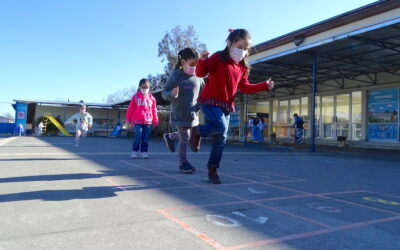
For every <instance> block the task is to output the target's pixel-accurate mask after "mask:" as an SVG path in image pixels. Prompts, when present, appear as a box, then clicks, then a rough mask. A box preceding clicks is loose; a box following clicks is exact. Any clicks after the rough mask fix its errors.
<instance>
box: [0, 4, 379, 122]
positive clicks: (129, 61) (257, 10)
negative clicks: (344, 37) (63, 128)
mask: <svg viewBox="0 0 400 250" xmlns="http://www.w3.org/2000/svg"><path fill="white" fill-rule="evenodd" d="M372 2H374V1H368V0H352V1H349V0H335V1H321V0H279V1H271V0H249V1H243V0H242V1H237V0H229V1H215V0H202V1H187V0H186V1H183V0H174V1H172V0H170V1H161V0H160V1H152V0H147V1H135V0H113V1H111V0H108V1H106V0H40V1H32V0H17V1H16V0H1V1H0V115H2V114H3V113H5V112H10V113H11V114H14V112H15V111H14V110H13V108H12V107H11V103H12V102H13V100H14V99H40V100H57V101H67V100H68V99H69V100H70V101H80V100H84V101H85V102H102V101H103V100H104V99H105V98H106V97H107V95H108V94H111V93H113V92H115V91H117V90H119V89H123V88H129V87H132V86H137V83H138V82H139V80H140V79H141V78H143V77H146V76H147V75H148V74H157V73H162V72H163V68H164V63H162V62H161V58H160V57H158V42H160V41H161V39H162V38H163V36H164V35H165V33H166V32H168V31H170V30H171V29H173V28H174V27H175V26H177V25H180V26H181V27H182V28H186V27H187V26H188V25H193V26H194V28H195V30H196V31H197V34H198V36H199V39H200V41H201V42H203V43H205V44H206V45H207V48H208V50H209V51H210V52H211V53H212V52H215V51H217V50H221V49H223V48H224V47H225V40H226V37H227V36H228V29H229V28H233V29H235V28H245V29H247V30H249V32H250V33H251V35H252V39H253V45H256V44H258V43H262V42H265V41H267V40H269V39H272V38H275V37H277V36H281V35H284V34H286V33H289V32H291V31H294V30H297V29H300V28H303V27H305V26H308V25H311V24H314V23H316V22H319V21H322V20H325V19H327V18H330V17H333V16H336V15H339V14H342V13H344V12H346V11H349V10H352V9H355V8H358V7H361V6H363V5H367V4H370V3H372Z"/></svg>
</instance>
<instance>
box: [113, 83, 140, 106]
mask: <svg viewBox="0 0 400 250" xmlns="http://www.w3.org/2000/svg"><path fill="white" fill-rule="evenodd" d="M136 90H137V89H136V88H135V87H130V88H124V89H119V90H117V91H115V92H114V93H111V94H109V95H108V96H107V98H106V99H105V102H106V103H117V102H123V101H127V100H130V99H131V97H132V95H134V94H135V93H136Z"/></svg>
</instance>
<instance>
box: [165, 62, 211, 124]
mask: <svg viewBox="0 0 400 250" xmlns="http://www.w3.org/2000/svg"><path fill="white" fill-rule="evenodd" d="M177 86H179V95H178V97H173V96H172V95H171V92H172V89H173V88H175V87H177ZM203 86H204V81H203V79H202V78H199V77H196V76H188V75H187V74H185V72H183V71H182V70H181V69H177V70H175V71H174V73H172V75H171V76H170V77H169V78H168V81H167V83H166V85H165V87H164V89H163V91H162V97H163V98H164V99H165V100H167V101H171V119H170V122H171V125H172V126H177V127H193V126H197V125H199V115H198V111H199V110H200V108H199V105H198V104H197V97H198V96H199V93H200V90H201V88H202V87H203Z"/></svg>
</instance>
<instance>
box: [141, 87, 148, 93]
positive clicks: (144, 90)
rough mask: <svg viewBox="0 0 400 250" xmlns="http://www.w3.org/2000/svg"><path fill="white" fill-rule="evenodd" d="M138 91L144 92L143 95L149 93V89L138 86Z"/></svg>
mask: <svg viewBox="0 0 400 250" xmlns="http://www.w3.org/2000/svg"><path fill="white" fill-rule="evenodd" d="M140 92H142V94H144V95H147V94H148V93H149V89H142V88H140Z"/></svg>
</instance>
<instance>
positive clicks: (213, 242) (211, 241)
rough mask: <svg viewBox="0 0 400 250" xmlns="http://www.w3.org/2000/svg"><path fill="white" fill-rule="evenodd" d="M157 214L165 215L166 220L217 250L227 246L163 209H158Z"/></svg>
mask: <svg viewBox="0 0 400 250" xmlns="http://www.w3.org/2000/svg"><path fill="white" fill-rule="evenodd" d="M157 212H159V213H160V214H162V215H164V216H165V217H166V218H168V219H170V220H171V221H173V222H175V223H176V224H178V225H179V226H180V227H182V228H183V229H185V230H186V231H188V232H190V233H191V234H193V235H194V236H196V237H197V238H199V239H201V240H202V241H204V242H206V243H207V244H209V245H210V246H212V247H214V248H216V249H225V246H224V245H222V244H221V243H219V242H218V241H216V240H214V239H212V238H210V237H208V236H207V235H205V234H203V233H201V232H200V231H199V230H197V229H196V228H194V227H192V226H190V225H188V224H186V223H185V222H183V221H182V220H180V219H179V218H177V217H176V216H174V215H172V214H170V213H168V212H166V211H164V210H163V209H158V210H157Z"/></svg>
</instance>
